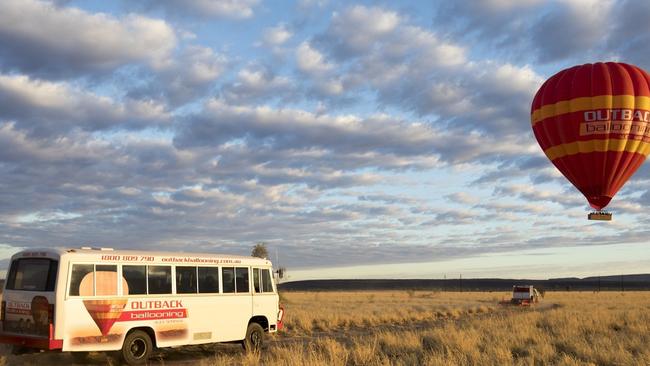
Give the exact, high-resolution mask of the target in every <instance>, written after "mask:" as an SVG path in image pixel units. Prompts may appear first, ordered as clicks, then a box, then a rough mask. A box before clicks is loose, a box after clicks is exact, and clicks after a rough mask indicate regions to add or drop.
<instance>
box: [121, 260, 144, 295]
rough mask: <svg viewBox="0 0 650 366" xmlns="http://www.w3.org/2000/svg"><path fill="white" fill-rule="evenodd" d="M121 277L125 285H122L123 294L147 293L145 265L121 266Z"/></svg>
mask: <svg viewBox="0 0 650 366" xmlns="http://www.w3.org/2000/svg"><path fill="white" fill-rule="evenodd" d="M122 277H124V280H125V281H126V284H127V285H126V286H122V291H123V292H124V295H145V294H146V293H147V267H146V266H127V265H125V266H122Z"/></svg>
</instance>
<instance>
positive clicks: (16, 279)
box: [7, 258, 58, 291]
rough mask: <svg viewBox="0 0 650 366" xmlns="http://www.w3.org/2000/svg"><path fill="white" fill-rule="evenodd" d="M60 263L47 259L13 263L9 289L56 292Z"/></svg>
mask: <svg viewBox="0 0 650 366" xmlns="http://www.w3.org/2000/svg"><path fill="white" fill-rule="evenodd" d="M57 267H58V262H57V261H55V260H52V259H47V258H20V259H16V260H15V261H13V262H12V263H11V267H10V269H9V276H7V289H8V290H18V291H54V284H55V283H56V271H57Z"/></svg>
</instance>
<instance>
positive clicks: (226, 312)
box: [214, 267, 253, 341]
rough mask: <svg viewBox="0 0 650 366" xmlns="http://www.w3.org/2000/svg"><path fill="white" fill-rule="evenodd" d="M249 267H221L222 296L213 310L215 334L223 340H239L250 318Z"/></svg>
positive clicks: (251, 305)
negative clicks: (215, 324)
mask: <svg viewBox="0 0 650 366" xmlns="http://www.w3.org/2000/svg"><path fill="white" fill-rule="evenodd" d="M250 282H251V281H250V268H249V267H221V286H222V288H221V289H222V295H221V296H220V298H219V305H218V306H217V307H216V309H214V310H215V314H214V316H215V318H217V319H218V322H217V328H218V329H217V333H218V334H220V335H222V336H223V340H226V341H231V340H233V341H234V340H241V339H244V337H245V336H246V328H247V327H248V321H249V320H250V319H251V317H252V310H253V300H252V296H251V286H250Z"/></svg>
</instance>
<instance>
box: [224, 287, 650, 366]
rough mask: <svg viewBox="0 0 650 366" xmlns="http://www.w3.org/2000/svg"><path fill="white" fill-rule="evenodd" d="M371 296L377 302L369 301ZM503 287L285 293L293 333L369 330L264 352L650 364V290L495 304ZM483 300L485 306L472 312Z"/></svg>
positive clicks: (329, 359) (455, 361) (315, 357)
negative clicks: (492, 290)
mask: <svg viewBox="0 0 650 366" xmlns="http://www.w3.org/2000/svg"><path fill="white" fill-rule="evenodd" d="M370 296H372V301H365V302H364V301H363V299H364V298H366V299H368V298H369V297H370ZM502 296H504V297H505V296H506V294H505V293H504V294H497V295H495V294H489V293H462V294H461V293H425V292H416V293H415V294H413V293H396V292H373V293H368V292H365V293H364V292H356V293H327V292H323V293H288V294H285V298H286V299H287V323H288V328H289V332H288V333H287V334H288V335H289V336H291V334H297V333H300V332H302V331H305V332H309V331H312V332H313V331H314V328H313V327H312V329H311V330H310V329H309V324H318V327H319V328H320V324H328V325H329V326H328V329H327V330H328V331H330V332H331V334H332V335H336V334H337V333H339V334H340V333H342V334H346V329H347V328H349V324H365V326H367V327H370V328H371V331H368V332H365V333H364V332H360V333H358V334H356V333H355V332H352V331H350V332H349V333H350V334H351V336H350V337H340V336H332V337H328V336H322V333H318V337H319V338H316V339H311V340H307V341H305V342H302V343H297V344H288V345H278V346H274V347H272V348H269V349H268V350H267V351H266V352H265V353H264V354H262V355H261V356H259V357H260V359H259V361H260V362H262V363H264V364H273V365H274V364H278V365H305V364H310V365H650V347H649V346H650V293H648V292H626V293H615V292H602V293H591V292H584V293H577V292H561V293H548V294H547V296H546V298H545V299H544V300H543V302H542V303H541V304H540V305H539V306H537V307H534V308H531V309H526V308H498V307H497V306H496V305H495V304H496V302H497V301H498V300H499V299H500V298H501V297H502ZM482 306H483V307H485V309H487V310H486V313H485V314H483V315H481V316H475V313H476V312H478V311H476V309H479V308H480V307H482ZM346 309H347V311H345V310H346ZM441 309H444V310H441ZM472 309H474V310H473V311H472ZM292 311H293V316H291V317H290V316H289V314H291V312H292ZM382 312H387V313H390V314H392V315H388V314H382ZM488 312H489V313H488ZM443 314H444V315H443ZM441 317H452V318H455V320H452V321H444V322H434V323H431V324H432V325H431V327H428V328H424V329H420V328H417V329H409V328H408V327H405V328H403V329H391V328H389V327H382V325H389V324H391V322H397V323H400V324H409V322H419V321H428V320H432V319H440V318H441ZM293 320H295V321H296V323H293V322H292V321H293ZM382 328H385V329H382ZM373 330H374V331H373ZM235 363H236V361H235Z"/></svg>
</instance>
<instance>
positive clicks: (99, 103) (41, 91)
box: [0, 75, 170, 136]
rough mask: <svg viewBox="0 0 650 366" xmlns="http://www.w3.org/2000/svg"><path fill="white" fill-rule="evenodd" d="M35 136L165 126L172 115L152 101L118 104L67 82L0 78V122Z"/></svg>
mask: <svg viewBox="0 0 650 366" xmlns="http://www.w3.org/2000/svg"><path fill="white" fill-rule="evenodd" d="M2 120H4V121H13V124H14V126H15V127H16V128H19V129H22V130H26V131H29V133H30V134H33V135H40V136H46V135H52V136H57V135H62V134H66V133H67V132H68V131H70V130H71V129H74V128H79V129H82V130H85V131H99V130H113V129H118V128H121V129H129V130H136V129H143V128H148V127H160V126H164V125H165V124H166V123H168V122H169V121H170V116H169V115H168V113H167V112H166V111H165V108H164V106H163V105H160V104H156V103H155V102H152V101H143V100H130V99H127V100H125V101H123V102H119V101H115V100H113V99H111V98H109V97H104V96H100V95H96V94H93V93H90V92H87V91H84V90H82V89H79V88H75V87H73V86H72V85H70V84H68V83H65V82H49V81H43V80H36V79H31V78H29V77H27V76H23V75H0V121H2Z"/></svg>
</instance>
